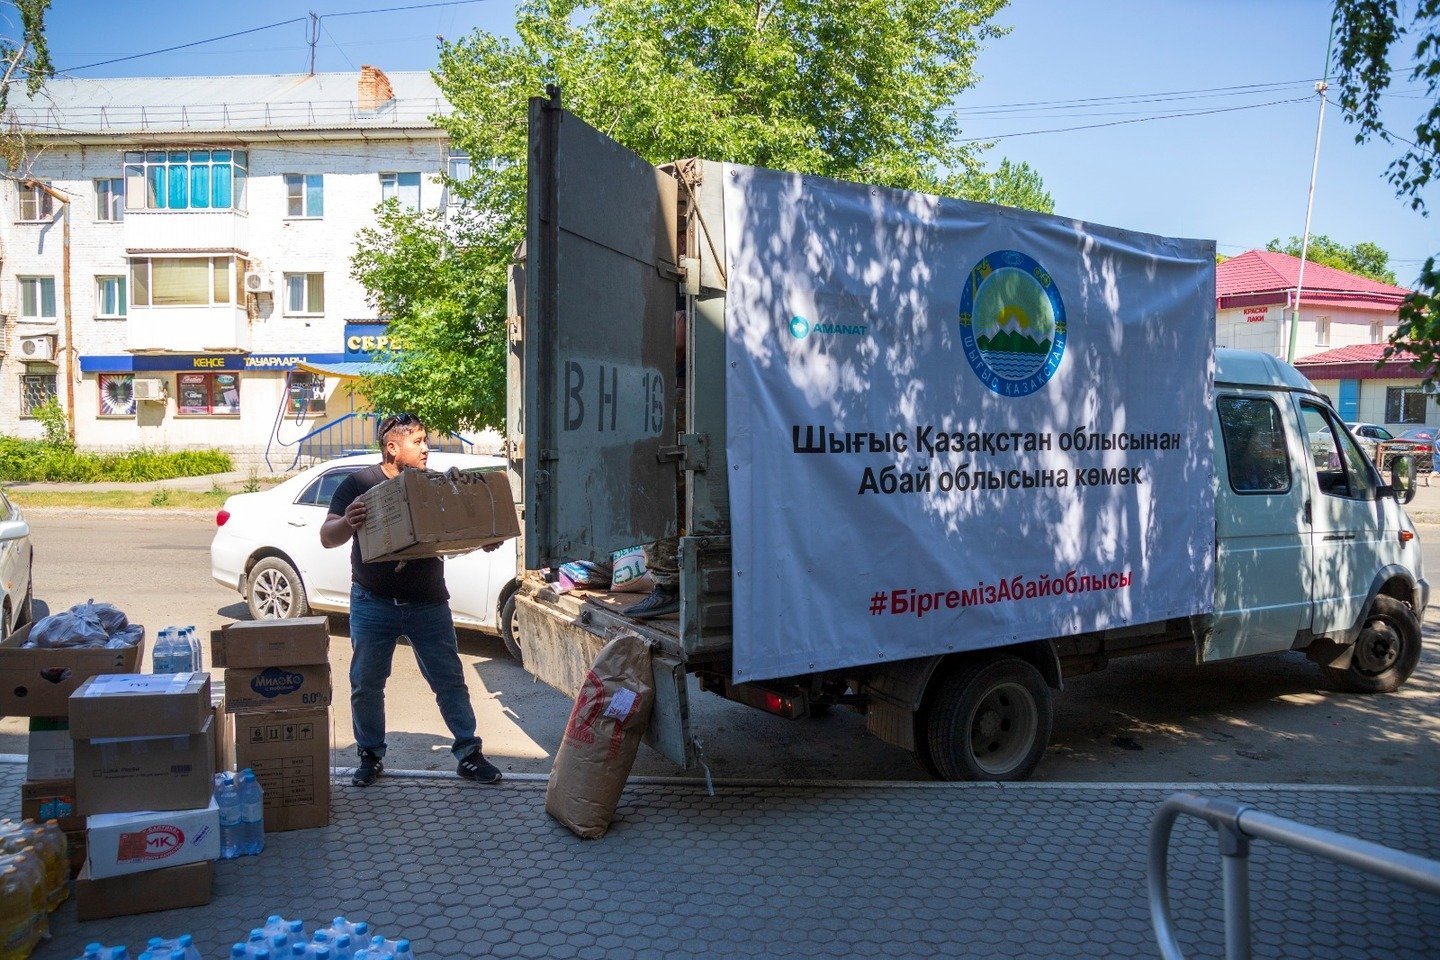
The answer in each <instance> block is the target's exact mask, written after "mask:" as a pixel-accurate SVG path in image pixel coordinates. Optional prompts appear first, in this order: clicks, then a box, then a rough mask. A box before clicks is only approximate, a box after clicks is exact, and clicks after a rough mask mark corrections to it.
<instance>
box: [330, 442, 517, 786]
mask: <svg viewBox="0 0 1440 960" xmlns="http://www.w3.org/2000/svg"><path fill="white" fill-rule="evenodd" d="M377 435H378V439H379V441H380V449H381V451H382V456H383V461H382V462H381V463H380V464H378V465H376V466H372V467H365V468H364V469H362V470H357V471H356V472H355V473H352V474H350V476H348V477H346V478H345V479H344V480H342V481H341V482H340V486H339V487H337V488H336V489H335V495H334V496H333V497H332V498H331V500H330V515H329V516H327V517H326V518H325V523H324V524H322V525H321V527H320V543H321V544H322V545H323V546H325V547H338V546H341V545H342V544H344V543H345V542H346V541H352V543H351V548H350V579H351V585H350V644H351V647H352V649H353V650H354V659H353V660H352V661H351V663H350V707H351V714H352V716H353V718H354V726H355V746H356V749H357V750H358V751H359V753H360V765H359V767H357V768H356V770H355V776H354V778H353V780H352V781H351V782H353V783H354V784H355V786H357V787H368V786H369V785H370V784H372V783H374V782H375V780H376V778H378V777H379V776H380V773H381V771H382V770H384V768H385V765H384V764H383V763H382V762H381V758H383V757H384V756H385V681H386V680H388V679H389V677H390V665H391V661H392V660H393V659H394V655H395V642H396V640H397V639H398V638H399V637H401V636H404V637H407V638H409V640H410V646H411V648H412V649H414V651H415V659H416V661H417V662H418V663H419V664H420V673H421V675H422V676H424V677H425V682H426V683H428V684H430V689H431V690H432V691H434V693H435V702H436V703H437V704H438V705H439V707H440V715H441V716H442V717H443V718H444V719H445V725H446V726H447V727H449V728H450V735H451V736H452V737H454V738H455V744H454V746H453V747H452V748H451V750H452V752H453V753H454V754H455V758H456V759H457V760H458V761H459V766H458V767H457V769H456V773H458V774H459V775H460V776H462V777H464V778H466V779H467V780H475V781H478V782H480V783H496V782H498V781H499V780H500V778H501V774H500V771H499V769H497V768H496V767H495V765H494V764H492V763H490V761H488V760H486V759H485V755H484V754H483V753H481V752H480V738H479V737H477V736H476V735H475V709H474V707H472V706H471V704H470V691H469V689H468V688H467V687H466V686H465V673H464V670H463V669H462V668H461V665H460V654H459V651H458V649H457V647H456V639H455V622H454V621H453V620H452V619H451V616H450V593H449V591H448V590H446V589H445V568H444V564H443V561H441V560H440V558H439V557H427V558H424V559H418V560H406V561H402V562H398V563H397V562H394V561H392V562H389V563H365V562H364V561H363V560H361V558H360V543H359V537H358V536H356V532H357V531H358V530H359V529H360V528H361V527H362V526H364V524H365V512H366V511H365V503H364V501H363V500H361V499H360V495H361V494H362V493H364V492H365V491H366V490H369V489H370V488H371V487H373V486H376V485H377V484H380V483H384V482H385V481H386V480H389V479H390V478H392V477H395V476H398V475H399V473H400V471H401V470H406V469H413V470H423V469H425V463H426V461H427V460H428V459H429V456H430V447H429V444H428V443H427V442H426V439H425V435H426V430H425V425H424V424H423V423H421V422H420V420H419V419H418V418H417V417H415V416H414V415H412V414H409V413H400V414H395V415H393V416H388V417H386V418H385V419H383V420H381V421H380V425H379V429H378V431H377ZM496 546H498V544H495V545H492V546H490V547H487V548H485V549H487V550H493V549H495V547H496Z"/></svg>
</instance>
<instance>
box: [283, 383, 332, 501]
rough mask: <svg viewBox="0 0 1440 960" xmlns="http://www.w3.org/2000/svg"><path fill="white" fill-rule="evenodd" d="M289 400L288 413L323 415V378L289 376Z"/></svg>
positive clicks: (303, 415)
mask: <svg viewBox="0 0 1440 960" xmlns="http://www.w3.org/2000/svg"><path fill="white" fill-rule="evenodd" d="M289 399H290V412H291V413H293V414H295V415H296V416H301V417H306V416H310V415H312V414H323V413H324V412H325V378H324V377H323V376H321V375H320V374H317V373H292V374H290V387H289ZM327 502H328V501H327Z"/></svg>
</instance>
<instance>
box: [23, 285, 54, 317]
mask: <svg viewBox="0 0 1440 960" xmlns="http://www.w3.org/2000/svg"><path fill="white" fill-rule="evenodd" d="M20 319H21V320H54V319H55V278H54V277H21V278H20Z"/></svg>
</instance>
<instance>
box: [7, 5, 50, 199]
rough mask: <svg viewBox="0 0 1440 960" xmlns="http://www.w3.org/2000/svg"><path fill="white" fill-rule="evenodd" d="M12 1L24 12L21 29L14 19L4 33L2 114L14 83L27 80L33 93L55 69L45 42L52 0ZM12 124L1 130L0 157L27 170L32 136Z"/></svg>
mask: <svg viewBox="0 0 1440 960" xmlns="http://www.w3.org/2000/svg"><path fill="white" fill-rule="evenodd" d="M10 5H11V6H13V7H14V8H15V11H16V12H17V13H19V14H20V24H19V30H18V31H16V30H15V29H14V25H13V23H12V24H11V25H10V27H9V29H8V30H7V31H6V34H7V35H0V115H3V114H4V113H5V110H6V108H7V106H8V105H9V102H10V87H11V85H12V84H14V83H16V82H17V81H19V80H24V81H25V92H26V93H28V94H29V95H30V96H32V97H33V96H34V95H35V94H36V93H38V92H39V91H40V88H41V86H43V85H44V83H45V81H46V80H48V79H49V78H50V77H51V76H53V75H54V73H55V68H54V66H53V65H52V64H51V63H50V47H49V45H48V44H47V43H46V42H45V11H46V10H48V9H49V8H50V0H10ZM8 34H18V35H15V36H11V35H8ZM10 127H11V129H9V130H6V131H5V132H3V133H0V158H3V159H4V160H5V162H6V163H7V164H8V165H9V167H10V169H11V170H12V171H15V172H23V167H24V162H25V157H26V155H27V153H28V152H29V139H30V138H29V137H28V136H27V135H26V134H25V133H23V132H21V131H19V130H18V129H15V125H13V124H12V125H10Z"/></svg>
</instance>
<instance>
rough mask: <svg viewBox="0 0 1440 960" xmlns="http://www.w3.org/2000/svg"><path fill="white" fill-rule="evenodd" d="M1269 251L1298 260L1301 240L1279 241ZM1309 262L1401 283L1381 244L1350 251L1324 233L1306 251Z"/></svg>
mask: <svg viewBox="0 0 1440 960" xmlns="http://www.w3.org/2000/svg"><path fill="white" fill-rule="evenodd" d="M1265 249H1266V250H1269V251H1271V252H1273V253H1288V254H1290V256H1292V257H1298V256H1300V238H1299V237H1291V238H1290V239H1289V240H1286V241H1285V242H1284V243H1281V242H1280V240H1279V238H1278V237H1277V238H1276V239H1274V240H1271V241H1270V242H1269V243H1267V244H1265ZM1305 259H1306V260H1307V261H1309V262H1310V263H1319V264H1323V265H1324V266H1327V267H1334V268H1335V269H1336V270H1344V271H1346V272H1347V273H1355V274H1359V275H1360V276H1362V277H1369V278H1370V279H1371V280H1379V281H1380V282H1381V283H1388V284H1390V285H1391V286H1394V285H1395V284H1396V282H1397V281H1396V280H1395V271H1394V270H1391V269H1390V254H1388V253H1386V252H1385V251H1384V250H1383V249H1381V248H1380V246H1379V245H1378V244H1374V243H1370V242H1368V241H1364V240H1362V241H1361V242H1360V243H1357V244H1355V246H1353V247H1347V246H1345V245H1344V244H1343V243H1340V242H1339V241H1337V240H1331V239H1330V238H1329V237H1327V236H1325V235H1324V234H1323V233H1322V234H1320V235H1319V236H1315V237H1311V238H1310V245H1309V246H1308V247H1307V248H1306V250H1305Z"/></svg>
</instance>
